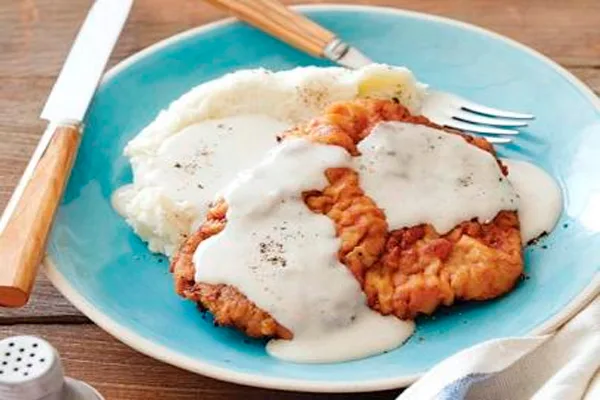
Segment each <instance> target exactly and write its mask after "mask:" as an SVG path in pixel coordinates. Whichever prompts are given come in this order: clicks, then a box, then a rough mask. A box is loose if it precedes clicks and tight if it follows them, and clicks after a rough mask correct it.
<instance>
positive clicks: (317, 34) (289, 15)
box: [207, 0, 335, 57]
mask: <svg viewBox="0 0 600 400" xmlns="http://www.w3.org/2000/svg"><path fill="white" fill-rule="evenodd" d="M207 1H208V2H209V3H212V4H214V5H216V6H218V7H220V8H223V9H225V10H229V11H230V12H231V13H232V14H234V15H235V16H236V17H238V18H239V19H241V20H243V21H246V22H247V23H249V24H250V25H253V26H255V27H257V28H258V29H260V30H263V31H265V32H268V33H269V34H271V35H273V36H275V37H277V38H279V39H281V40H283V41H284V42H286V43H288V44H290V45H292V46H294V47H296V48H298V49H300V50H302V51H304V52H306V53H309V54H311V55H313V56H315V57H322V56H323V52H324V50H325V48H326V47H327V45H328V44H329V43H330V42H331V41H332V40H333V39H335V35H334V34H333V33H331V32H330V31H328V30H327V29H325V28H323V27H322V26H320V25H318V24H316V23H314V22H312V21H311V20H309V19H308V18H306V17H304V16H302V15H300V14H297V13H295V12H294V11H292V10H290V9H289V8H287V7H285V6H284V5H283V4H281V3H280V2H279V1H277V0H207Z"/></svg>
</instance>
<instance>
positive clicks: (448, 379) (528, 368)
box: [398, 296, 600, 400]
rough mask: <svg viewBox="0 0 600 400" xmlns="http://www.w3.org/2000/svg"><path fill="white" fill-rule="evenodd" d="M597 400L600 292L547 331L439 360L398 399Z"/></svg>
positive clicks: (494, 342)
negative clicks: (577, 312) (555, 326)
mask: <svg viewBox="0 0 600 400" xmlns="http://www.w3.org/2000/svg"><path fill="white" fill-rule="evenodd" d="M524 399H532V400H547V399H549V400H571V399H573V400H600V296H597V297H596V299H595V300H593V301H592V302H591V303H590V304H588V306H587V307H586V308H585V309H583V310H582V311H581V312H580V313H579V314H577V315H576V316H575V317H574V318H573V319H571V320H570V321H569V322H567V323H566V324H565V325H563V326H562V327H561V328H560V329H559V330H558V331H556V332H555V333H553V334H551V335H545V336H537V337H523V338H509V339H497V340H490V341H488V342H485V343H481V344H479V345H477V346H473V347H471V348H469V349H466V350H463V351H461V352H459V353H457V354H455V355H453V356H451V357H449V358H447V359H446V360H444V361H442V362H441V363H439V364H438V365H436V366H435V367H434V368H432V369H431V370H430V371H429V372H428V373H427V374H425V375H424V376H423V377H422V378H421V379H419V380H418V381H417V382H416V383H415V384H413V385H412V386H411V387H409V388H408V389H406V391H404V392H403V393H402V394H401V395H400V397H398V400H524Z"/></svg>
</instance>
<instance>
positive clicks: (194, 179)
mask: <svg viewBox="0 0 600 400" xmlns="http://www.w3.org/2000/svg"><path fill="white" fill-rule="evenodd" d="M424 95H425V87H424V85H422V84H420V83H418V82H417V81H416V80H415V78H414V76H413V75H412V73H411V72H410V71H408V70H407V69H405V68H397V67H389V66H385V65H377V64H373V65H369V66H367V67H365V68H362V69H359V70H354V71H352V70H347V69H343V68H318V67H302V68H296V69H292V70H289V71H282V72H271V71H267V70H264V69H257V70H244V71H239V72H235V73H232V74H228V75H225V76H223V77H222V78H219V79H216V80H213V81H210V82H207V83H204V84H201V85H199V86H197V87H196V88H194V89H192V90H191V91H190V92H188V93H187V94H185V95H183V96H182V97H181V98H180V99H178V100H176V101H175V102H173V103H172V104H171V105H170V106H169V108H168V109H166V110H163V111H161V112H160V114H159V115H158V117H157V118H156V120H154V121H153V122H152V123H151V124H150V125H148V126H147V127H146V128H145V129H143V130H142V131H141V132H140V133H139V134H138V135H137V136H136V137H135V138H134V139H132V140H131V141H130V142H129V143H128V144H127V146H126V147H125V155H126V156H127V157H128V158H129V160H130V162H131V166H132V169H133V183H132V184H130V185H126V186H124V187H123V188H121V189H119V190H118V191H117V192H116V193H115V194H114V196H113V204H114V206H115V209H116V210H117V211H118V212H119V213H120V214H121V215H123V216H124V217H125V218H126V221H127V222H128V223H129V224H130V225H131V226H132V228H133V229H134V231H135V232H136V234H138V235H139V236H140V237H141V238H142V239H143V240H144V241H147V242H148V247H149V248H150V250H151V251H154V252H160V253H164V254H167V255H171V254H172V253H173V252H174V251H175V249H176V248H177V247H178V246H179V244H180V243H181V242H182V241H183V240H184V239H185V238H186V237H187V235H189V234H190V233H191V232H193V231H194V229H195V228H196V226H197V225H198V223H199V221H201V220H202V219H203V217H204V214H205V212H206V210H207V209H208V207H209V205H210V202H211V201H212V200H213V199H214V197H215V194H216V193H218V191H219V190H220V189H221V188H223V187H224V186H225V185H226V184H227V183H228V182H229V181H231V180H232V179H233V178H234V177H235V176H236V175H237V174H238V173H239V172H240V171H242V170H244V169H246V168H248V167H250V166H252V165H254V164H255V163H257V162H258V161H259V160H260V159H261V158H262V156H263V155H264V154H265V153H266V152H267V151H268V150H269V149H270V148H272V147H273V146H275V145H276V143H277V141H276V137H277V134H278V133H280V132H282V131H283V130H285V129H287V128H289V127H291V126H292V125H294V124H297V123H299V122H302V121H306V120H308V119H310V118H312V117H314V116H316V115H318V114H319V113H320V112H321V111H322V110H323V108H324V107H325V106H326V105H328V104H330V103H332V102H335V101H346V100H352V99H356V98H361V97H377V98H396V99H398V101H399V102H400V103H402V104H403V105H405V106H406V107H407V108H408V109H409V110H410V111H411V112H413V113H418V112H419V109H420V106H421V102H422V99H423V96H424Z"/></svg>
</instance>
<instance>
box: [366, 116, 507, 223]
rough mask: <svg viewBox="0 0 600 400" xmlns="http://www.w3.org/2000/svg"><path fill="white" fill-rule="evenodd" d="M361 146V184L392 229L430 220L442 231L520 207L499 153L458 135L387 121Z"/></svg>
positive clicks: (484, 220)
mask: <svg viewBox="0 0 600 400" xmlns="http://www.w3.org/2000/svg"><path fill="white" fill-rule="evenodd" d="M358 149H359V151H360V152H361V156H360V157H358V158H357V159H356V166H355V168H356V170H357V171H358V172H359V174H360V184H361V187H362V188H363V190H364V191H365V193H366V194H367V195H368V196H370V197H371V198H372V199H373V200H374V201H375V202H376V203H377V205H378V206H379V207H380V208H382V209H383V211H384V212H385V214H386V217H387V221H388V224H389V226H390V229H399V228H403V227H409V226H414V225H419V224H422V223H429V224H431V225H433V226H434V227H435V229H436V230H437V231H438V232H439V233H442V234H443V233H446V232H448V231H449V230H451V229H452V228H454V227H455V226H456V225H458V224H459V223H461V222H463V221H468V220H470V219H473V218H478V219H479V221H481V222H488V221H490V220H492V219H493V218H494V217H495V216H496V214H497V213H498V212H499V211H501V210H514V209H516V208H517V206H518V197H517V195H516V193H515V191H514V190H513V187H512V185H511V184H510V182H509V181H508V179H506V178H505V177H504V176H503V174H502V171H501V170H500V168H499V166H498V164H497V162H496V160H495V159H494V157H493V156H492V155H491V154H489V153H487V152H485V151H483V150H481V149H478V148H477V147H475V146H472V145H470V144H468V143H467V142H465V140H464V139H462V138H461V137H459V136H457V135H449V134H445V133H443V132H440V131H439V130H436V129H433V128H430V127H427V126H423V125H415V124H408V123H403V122H385V123H381V124H379V125H377V126H376V127H375V128H374V129H373V131H372V132H371V134H370V135H369V136H367V137H366V138H365V139H364V140H363V141H362V142H361V143H360V144H359V145H358Z"/></svg>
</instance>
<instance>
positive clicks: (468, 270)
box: [172, 100, 522, 338]
mask: <svg viewBox="0 0 600 400" xmlns="http://www.w3.org/2000/svg"><path fill="white" fill-rule="evenodd" d="M381 121H404V122H411V123H416V124H423V125H428V126H432V127H436V128H438V129H441V128H440V127H439V126H436V125H435V124H433V123H431V122H430V121H429V120H427V119H426V118H424V117H421V116H412V115H411V114H410V113H409V112H408V111H407V110H406V108H404V107H403V106H401V105H400V104H397V103H394V102H392V101H386V100H358V101H353V102H344V103H338V104H334V105H332V106H330V107H329V108H328V109H327V110H326V112H325V113H324V115H323V116H321V117H319V118H316V119H314V120H312V121H311V122H309V123H308V124H306V125H303V126H299V127H296V128H294V129H292V130H290V131H288V132H286V133H284V135H283V136H284V137H289V136H295V137H305V138H308V139H309V140H312V141H314V142H318V143H323V144H332V145H338V146H341V147H344V148H345V149H347V150H348V151H349V152H350V153H351V154H353V155H358V150H357V148H356V145H357V143H358V142H360V140H362V139H363V138H364V137H366V136H367V135H368V134H369V133H370V131H371V129H372V127H373V126H375V125H376V124H377V123H378V122H381ZM451 133H453V134H458V135H461V136H462V137H463V138H464V139H465V140H466V141H467V142H469V143H470V144H472V145H475V146H477V147H479V148H481V149H483V150H485V151H488V152H490V153H491V154H493V155H495V154H494V150H493V148H492V146H491V145H490V144H489V143H488V142H487V141H486V140H485V139H483V138H475V137H471V136H468V135H464V134H461V133H458V132H451ZM499 164H500V162H499ZM500 165H501V167H502V168H503V169H504V167H503V166H502V164H500ZM505 173H506V171H505ZM326 176H327V179H328V181H329V186H328V187H326V188H325V189H324V190H323V191H311V192H306V193H304V194H303V196H304V200H305V202H306V204H307V206H308V207H309V208H310V209H311V210H312V211H314V212H317V213H320V214H324V215H327V216H328V217H329V218H331V219H332V220H333V221H334V223H335V226H336V231H337V234H338V236H339V237H340V239H341V240H340V241H341V248H340V250H339V254H338V256H339V259H340V261H341V262H342V263H344V264H345V265H346V266H347V267H348V268H349V269H350V270H351V271H352V273H353V274H354V276H355V277H356V278H357V279H358V280H359V282H360V283H361V285H362V286H363V289H364V290H365V293H366V294H367V298H368V301H369V305H370V306H371V307H372V308H374V309H376V310H378V311H380V312H381V313H383V314H394V315H396V316H398V317H400V318H413V317H414V316H416V315H417V314H419V313H425V314H429V313H431V312H433V311H434V310H435V309H436V308H437V307H438V306H439V305H450V304H452V303H453V302H454V301H457V300H485V299H490V298H493V297H497V296H499V295H501V294H503V293H506V292H507V291H509V290H510V289H511V288H512V287H513V285H514V283H515V282H516V280H517V279H518V277H519V275H520V274H521V271H522V256H521V238H520V233H519V223H518V218H517V215H516V213H514V212H508V211H504V212H501V213H500V214H498V216H497V217H496V218H495V219H494V221H492V222H491V223H489V224H479V223H478V222H474V221H469V222H464V223H462V224H460V225H459V226H458V227H456V228H455V229H454V230H452V231H451V232H450V233H448V234H446V235H443V236H441V235H439V234H437V232H435V230H434V229H433V227H431V226H429V225H420V226H416V227H411V228H406V229H400V230H395V231H392V232H388V226H387V223H386V220H385V215H384V214H383V212H382V211H381V210H380V209H379V208H378V207H377V205H376V204H375V203H374V202H373V200H371V199H370V198H369V197H368V196H366V195H365V194H364V192H363V191H362V189H361V188H360V185H359V179H358V175H357V173H356V172H355V171H353V170H350V169H347V168H332V169H329V170H327V171H326ZM226 209H227V205H226V204H225V203H224V202H219V203H218V204H217V205H215V206H214V207H213V208H212V209H211V211H210V212H209V214H208V217H207V220H206V222H205V223H204V224H203V225H202V227H201V228H200V229H199V231H198V232H196V234H194V235H193V236H191V237H190V238H189V239H188V240H187V241H186V242H185V243H184V244H183V246H182V247H181V249H180V250H179V252H178V253H177V254H176V255H175V257H174V259H173V262H172V270H173V272H174V275H175V282H176V290H177V292H178V293H179V294H180V295H182V296H184V297H187V298H189V299H191V300H194V301H197V302H199V303H200V304H201V305H202V306H203V307H205V308H206V309H208V310H209V311H211V312H212V313H213V314H214V315H215V321H216V322H217V323H218V324H221V325H230V326H235V327H237V328H238V329H240V330H242V331H244V332H245V333H246V334H247V335H249V336H252V337H261V336H266V337H281V338H291V337H292V334H291V332H290V331H289V330H287V329H286V328H285V327H283V326H281V325H279V324H278V323H277V322H276V321H275V320H274V319H273V318H272V317H271V316H270V315H269V314H268V313H266V312H264V311H262V310H260V309H259V308H258V307H256V305H254V303H252V302H251V301H250V300H249V299H247V298H246V297H245V296H244V295H243V294H241V293H240V292H239V291H238V290H237V289H235V288H233V287H230V286H226V285H209V284H206V283H201V282H194V264H193V262H192V256H193V253H194V252H195V250H196V248H197V247H198V245H199V244H200V242H201V241H202V240H204V239H206V238H208V237H210V236H212V235H214V234H217V233H218V232H220V231H221V230H222V229H223V227H224V226H225V223H226V220H225V212H226Z"/></svg>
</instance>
